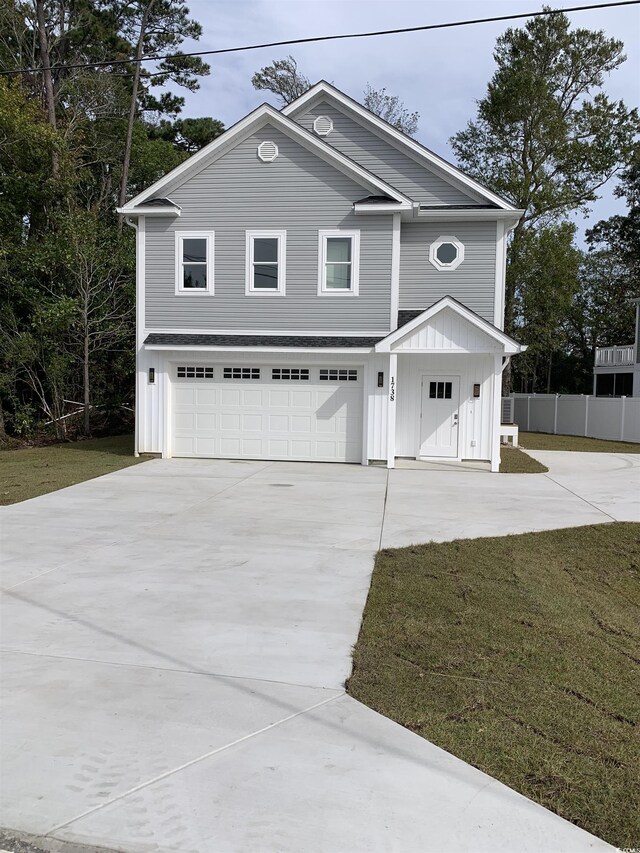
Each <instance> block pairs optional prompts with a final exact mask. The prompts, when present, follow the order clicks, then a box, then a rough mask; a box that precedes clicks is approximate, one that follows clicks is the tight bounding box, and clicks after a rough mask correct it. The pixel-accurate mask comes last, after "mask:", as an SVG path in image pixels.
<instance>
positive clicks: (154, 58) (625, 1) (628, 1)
mask: <svg viewBox="0 0 640 853" xmlns="http://www.w3.org/2000/svg"><path fill="white" fill-rule="evenodd" d="M639 3H640V0H616V2H612V3H595V4H592V5H590V6H567V7H566V8H564V9H541V10H538V11H535V12H519V13H517V14H513V15H498V16H496V17H493V18H471V19H469V20H466V21H448V22H446V23H442V24H424V25H423V26H420V27H400V28H397V29H393V30H376V31H374V32H366V33H340V34H337V35H330V36H312V37H309V38H299V39H287V40H286V41H271V42H264V43H263V44H249V45H243V46H241V47H224V48H219V49H217V50H198V51H193V52H192V53H169V54H164V55H163V54H151V55H149V56H143V57H142V58H141V59H113V60H111V61H107V60H105V61H102V62H86V63H78V64H74V65H52V66H51V67H50V69H45V68H41V67H36V68H18V69H15V70H12V71H0V76H8V75H16V74H34V73H41V72H42V71H45V70H51V71H68V70H73V69H77V68H103V67H110V68H111V67H113V66H115V65H133V64H135V63H137V62H140V63H142V62H159V61H161V60H164V59H179V58H182V57H185V56H219V55H220V54H223V53H240V52H242V51H247V50H262V49H263V48H267V47H286V46H288V45H295V44H310V43H312V42H324V41H338V40H342V39H362V38H372V37H376V36H390V35H398V34H400V33H418V32H425V31H427V30H443V29H450V28H452V27H467V26H471V25H474V24H491V23H496V22H500V21H515V20H517V19H519V18H535V17H539V16H541V15H560V14H564V13H565V12H586V11H588V10H589V9H611V8H613V7H616V6H636V5H638V4H639Z"/></svg>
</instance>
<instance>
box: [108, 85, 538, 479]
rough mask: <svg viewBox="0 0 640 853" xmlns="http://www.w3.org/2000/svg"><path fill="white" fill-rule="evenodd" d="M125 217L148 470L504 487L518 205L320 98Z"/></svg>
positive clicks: (161, 186)
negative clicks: (508, 294) (154, 460)
mask: <svg viewBox="0 0 640 853" xmlns="http://www.w3.org/2000/svg"><path fill="white" fill-rule="evenodd" d="M120 212H121V213H123V214H124V215H125V216H126V217H127V221H128V222H129V223H130V224H132V225H135V226H136V228H137V390H136V401H137V402H136V452H140V453H142V452H155V453H161V454H162V455H163V456H165V457H171V456H193V457H227V458H251V459H291V460H317V461H330V462H361V463H362V464H365V465H366V464H368V463H370V462H384V463H385V464H387V465H388V466H389V467H393V465H394V461H395V459H396V458H397V457H411V458H429V459H443V458H444V459H457V460H462V459H474V460H487V461H489V462H490V463H491V469H492V470H494V471H497V470H498V465H499V458H500V447H499V441H500V435H499V434H500V403H501V379H502V371H503V369H504V366H505V365H506V363H507V362H508V360H509V358H510V357H511V356H512V355H514V354H516V353H518V352H521V351H522V350H523V349H524V347H521V346H520V345H519V344H518V343H517V342H516V341H514V340H512V339H511V338H510V337H509V336H508V335H506V334H505V333H504V332H503V331H502V328H503V315H504V280H505V257H506V237H507V234H508V232H509V231H510V229H511V228H512V227H513V226H514V225H515V224H516V222H517V220H518V218H519V216H520V214H521V211H518V210H516V209H514V208H513V207H512V206H511V205H510V204H508V203H507V202H506V201H504V199H502V198H500V197H499V196H497V195H495V194H494V193H492V192H490V191H489V190H487V189H485V188H484V187H482V186H480V185H479V184H478V183H477V182H475V181H474V180H472V179H471V178H469V177H468V176H466V175H465V174H463V173H462V172H460V171H459V170H458V169H456V168H455V167H453V166H451V165H450V164H449V163H447V162H446V161H444V160H442V159H441V158H439V157H438V156H436V155H435V154H433V153H432V152H430V151H429V150H427V149H426V148H424V147H423V146H421V145H420V144H418V143H417V142H415V141H414V140H413V139H410V138H409V137H407V136H405V135H404V134H402V133H400V132H399V131H397V130H396V129H395V128H393V127H391V126H390V125H388V124H387V123H386V122H384V121H383V120H381V119H380V118H378V117H377V116H375V115H373V114H372V113H370V112H368V111H367V110H366V109H364V107H362V106H360V104H358V103H356V102H355V101H353V100H351V99H350V98H348V97H347V96H346V95H344V94H343V93H341V92H339V91H338V90H336V89H335V88H334V87H333V86H330V85H329V84H327V83H324V82H322V83H318V84H317V85H316V86H314V87H313V88H311V89H310V90H309V91H308V92H307V93H306V94H304V95H303V96H302V97H300V98H298V99H297V100H296V101H294V102H293V103H292V104H290V105H289V106H287V107H285V108H284V109H283V110H282V111H278V110H275V109H273V108H272V107H270V106H268V105H266V104H265V105H263V106H261V107H259V108H258V109H256V110H254V111H253V112H252V113H250V114H249V115H248V116H246V117H245V118H243V119H242V120H241V121H239V122H238V123H237V124H236V125H234V126H233V127H232V128H230V129H229V130H228V131H227V132H226V133H224V134H223V135H222V136H220V137H219V138H218V139H216V140H215V141H214V142H212V143H210V144H209V145H208V146H206V147H205V148H203V149H202V150H201V151H200V152H198V153H197V154H195V155H193V156H192V157H191V158H190V159H189V160H187V161H186V162H185V163H183V164H182V165H180V166H179V167H178V168H176V169H174V170H173V171H172V172H170V173H169V174H168V175H166V176H165V177H164V178H162V179H161V180H160V181H158V182H157V183H156V184H154V185H153V186H152V187H150V188H149V189H148V190H146V191H145V192H143V193H140V194H139V195H138V196H136V198H134V199H132V200H131V201H130V202H129V203H128V204H127V205H126V206H125V207H123V208H122V209H121V210H120Z"/></svg>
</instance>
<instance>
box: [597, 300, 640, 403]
mask: <svg viewBox="0 0 640 853" xmlns="http://www.w3.org/2000/svg"><path fill="white" fill-rule="evenodd" d="M632 302H634V303H635V306H636V340H635V343H633V344H625V345H623V346H613V347H596V358H595V366H594V368H593V393H594V394H595V395H596V397H640V299H633V300H632Z"/></svg>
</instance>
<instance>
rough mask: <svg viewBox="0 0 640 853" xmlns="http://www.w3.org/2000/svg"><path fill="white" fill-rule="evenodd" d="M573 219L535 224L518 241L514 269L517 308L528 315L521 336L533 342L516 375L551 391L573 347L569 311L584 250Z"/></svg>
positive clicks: (524, 385)
mask: <svg viewBox="0 0 640 853" xmlns="http://www.w3.org/2000/svg"><path fill="white" fill-rule="evenodd" d="M574 234H575V226H574V225H573V224H570V223H567V222H565V223H562V224H560V225H552V226H546V227H542V228H540V229H537V230H533V229H530V230H528V231H526V232H525V233H524V234H523V237H522V239H521V240H520V241H519V242H518V254H517V256H515V257H513V259H512V264H513V273H514V275H515V276H516V277H517V279H518V289H517V292H516V308H517V315H518V317H521V318H523V320H522V326H521V328H519V329H518V332H517V337H518V339H519V340H520V341H521V342H522V343H525V344H527V347H528V349H527V351H526V352H525V353H524V354H523V355H522V356H520V357H518V359H517V361H516V364H515V375H514V379H515V382H516V387H519V388H520V389H521V390H522V391H546V393H549V392H550V391H551V385H552V377H553V366H554V364H555V362H556V361H557V360H560V359H561V358H562V357H563V355H564V353H565V352H566V348H567V329H566V323H567V317H568V315H569V311H570V308H571V305H572V301H573V300H574V298H575V296H576V294H577V292H578V290H579V279H578V271H579V268H580V261H581V253H580V252H579V250H578V249H576V247H575V246H574V243H573V238H574Z"/></svg>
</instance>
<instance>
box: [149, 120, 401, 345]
mask: <svg viewBox="0 0 640 853" xmlns="http://www.w3.org/2000/svg"><path fill="white" fill-rule="evenodd" d="M264 140H272V141H273V142H275V143H276V144H277V145H278V148H279V156H278V158H277V159H276V160H275V161H274V162H273V163H262V162H261V161H260V160H258V159H257V156H256V149H257V146H258V144H259V143H260V142H262V141H264ZM363 195H367V191H366V190H365V189H364V188H363V187H362V186H360V185H359V184H357V183H355V182H354V181H353V180H352V179H351V178H349V177H347V176H346V175H344V174H343V173H342V172H340V171H338V170H337V169H336V168H335V167H333V166H331V165H329V164H327V163H325V162H324V161H323V160H321V159H319V158H318V157H317V156H316V155H315V154H312V153H310V152H309V151H307V150H306V149H305V148H303V147H302V146H301V145H299V144H298V143H297V142H294V141H293V140H291V139H289V137H287V136H285V135H284V134H283V133H282V132H281V131H279V130H278V129H276V128H274V127H273V125H267V126H265V127H263V128H261V129H260V130H258V131H256V132H254V134H253V135H252V136H249V137H248V138H246V139H245V140H244V141H242V142H240V143H239V144H238V145H237V146H236V147H235V148H233V149H232V150H231V151H229V152H227V153H226V154H224V155H223V156H222V157H221V158H220V159H219V160H217V161H216V162H214V163H212V164H210V165H209V166H207V167H206V168H204V169H203V170H202V171H200V172H199V173H198V174H196V175H194V176H193V177H191V178H190V179H189V180H188V181H187V182H186V183H184V184H183V185H182V186H180V187H178V188H177V189H172V190H171V193H170V196H171V199H172V200H173V201H174V202H175V203H176V204H178V205H180V206H181V207H182V215H181V217H180V218H179V219H176V220H169V219H166V218H156V219H154V218H153V217H147V222H146V291H145V293H146V305H145V313H146V326H147V328H150V329H170V328H174V329H224V330H229V331H232V330H236V329H237V330H256V331H258V330H278V331H291V332H300V331H303V332H313V331H317V332H321V331H335V332H336V333H338V332H341V333H345V332H348V333H353V332H359V331H360V332H378V331H380V332H382V333H385V332H388V331H389V328H390V322H389V320H390V318H389V311H390V288H391V241H392V217H391V216H373V217H362V216H355V215H354V214H353V212H352V204H353V202H354V201H356V200H357V199H359V198H362V196H363ZM331 228H343V229H346V230H347V229H354V230H359V231H360V289H359V296H357V297H356V296H353V297H352V296H318V293H317V289H318V231H319V230H321V229H331ZM260 229H272V230H286V232H287V242H286V255H287V256H286V296H277V295H274V294H259V295H253V294H252V295H250V296H246V295H245V230H260ZM176 230H184V231H189V230H213V231H215V258H214V266H215V295H213V296H212V295H210V294H206V293H203V294H192V293H189V294H178V295H176V294H175V272H174V269H175V266H174V242H175V241H174V231H176Z"/></svg>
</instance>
